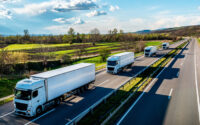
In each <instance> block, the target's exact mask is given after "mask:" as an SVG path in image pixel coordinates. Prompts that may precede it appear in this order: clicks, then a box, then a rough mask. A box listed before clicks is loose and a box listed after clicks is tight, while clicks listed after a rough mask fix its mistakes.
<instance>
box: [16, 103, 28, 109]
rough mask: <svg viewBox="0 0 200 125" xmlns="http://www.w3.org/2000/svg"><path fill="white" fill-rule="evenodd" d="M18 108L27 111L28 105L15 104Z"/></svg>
mask: <svg viewBox="0 0 200 125" xmlns="http://www.w3.org/2000/svg"><path fill="white" fill-rule="evenodd" d="M15 105H16V108H17V109H19V110H27V107H28V105H27V104H23V103H18V102H15Z"/></svg>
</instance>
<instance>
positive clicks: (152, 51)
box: [144, 46, 157, 56]
mask: <svg viewBox="0 0 200 125" xmlns="http://www.w3.org/2000/svg"><path fill="white" fill-rule="evenodd" d="M156 52H157V47H156V46H148V47H145V49H144V55H145V56H152V55H154V54H156Z"/></svg>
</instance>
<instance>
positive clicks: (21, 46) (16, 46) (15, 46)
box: [5, 43, 90, 51]
mask: <svg viewBox="0 0 200 125" xmlns="http://www.w3.org/2000/svg"><path fill="white" fill-rule="evenodd" d="M85 44H90V43H85ZM72 45H81V43H74V44H72ZM41 46H42V47H64V46H70V44H67V43H64V44H42V45H41V44H12V45H9V46H7V47H5V49H7V50H10V51H11V50H12V51H14V50H28V49H37V48H40V47H41Z"/></svg>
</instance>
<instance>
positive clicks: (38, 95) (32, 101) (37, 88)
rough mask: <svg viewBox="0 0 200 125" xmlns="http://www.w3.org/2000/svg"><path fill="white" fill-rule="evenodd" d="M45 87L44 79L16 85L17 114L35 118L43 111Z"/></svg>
mask: <svg viewBox="0 0 200 125" xmlns="http://www.w3.org/2000/svg"><path fill="white" fill-rule="evenodd" d="M45 99H46V97H45V86H44V80H42V79H33V78H30V79H24V80H21V81H19V82H18V83H17V84H16V88H15V98H14V107H15V114H17V115H22V116H26V117H32V116H35V115H36V114H37V113H41V112H42V111H43V108H44V107H42V104H43V103H44V102H45Z"/></svg>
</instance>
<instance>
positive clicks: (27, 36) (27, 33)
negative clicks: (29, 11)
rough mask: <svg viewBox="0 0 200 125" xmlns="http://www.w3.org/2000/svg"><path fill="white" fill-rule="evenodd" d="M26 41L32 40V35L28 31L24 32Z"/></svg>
mask: <svg viewBox="0 0 200 125" xmlns="http://www.w3.org/2000/svg"><path fill="white" fill-rule="evenodd" d="M24 40H26V41H29V40H30V35H29V32H28V30H27V29H25V30H24Z"/></svg>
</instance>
